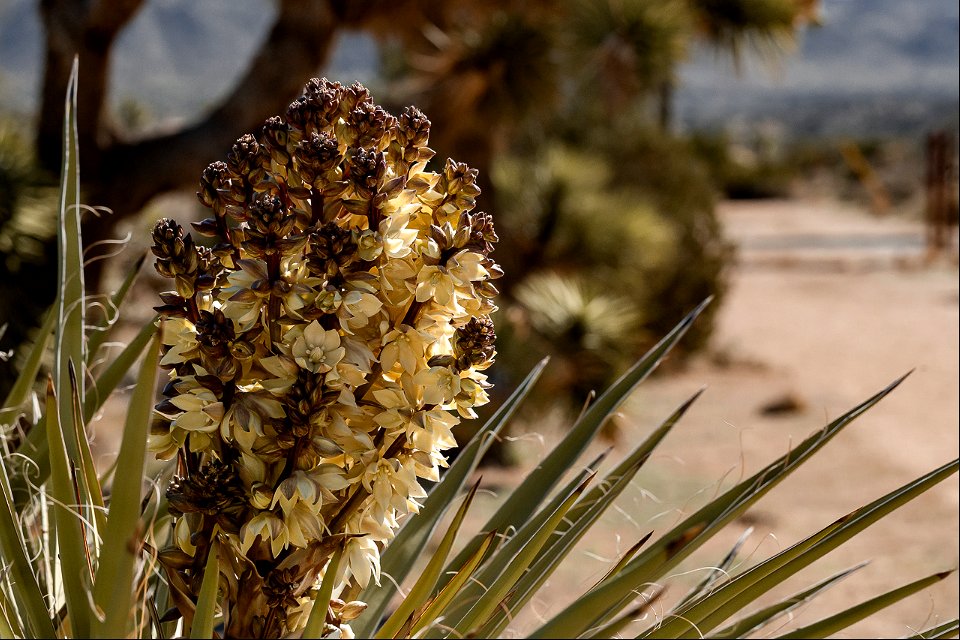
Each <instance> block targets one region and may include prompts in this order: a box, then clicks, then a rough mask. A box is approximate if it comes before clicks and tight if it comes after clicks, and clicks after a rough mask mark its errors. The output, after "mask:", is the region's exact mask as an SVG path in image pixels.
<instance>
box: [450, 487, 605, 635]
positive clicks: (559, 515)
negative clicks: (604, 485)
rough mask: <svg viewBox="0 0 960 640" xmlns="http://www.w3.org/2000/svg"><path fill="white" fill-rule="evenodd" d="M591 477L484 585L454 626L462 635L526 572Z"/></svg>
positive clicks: (469, 630) (481, 622) (485, 617)
mask: <svg viewBox="0 0 960 640" xmlns="http://www.w3.org/2000/svg"><path fill="white" fill-rule="evenodd" d="M592 479H593V476H592V475H591V476H589V477H587V478H586V479H585V480H583V482H582V483H581V484H580V486H579V487H577V488H576V489H575V490H574V492H573V493H572V494H571V495H570V496H568V497H567V498H566V500H564V501H563V503H562V504H561V505H560V506H559V507H558V508H557V509H555V510H554V511H553V512H552V513H551V514H550V517H549V518H548V519H547V520H546V521H545V522H544V523H543V525H542V526H541V527H540V528H539V529H538V530H537V531H536V533H535V534H534V535H533V536H532V537H530V538H529V539H527V540H526V542H524V543H523V544H522V545H520V548H519V549H518V550H517V552H516V554H515V555H514V556H513V557H512V560H511V562H510V563H509V564H508V565H506V567H504V569H503V571H502V573H500V574H499V575H498V576H497V577H496V578H495V579H494V580H493V582H491V583H489V584H486V585H485V586H486V587H487V590H486V591H485V592H484V593H483V595H482V596H480V599H479V600H477V601H476V603H475V604H474V605H473V606H472V607H471V608H470V610H469V611H467V613H466V615H464V616H463V618H461V619H460V620H459V621H458V622H457V623H456V624H453V625H451V626H453V627H454V628H455V629H457V630H458V631H459V632H460V634H466V633H468V632H472V631H474V630H475V629H476V628H477V627H478V626H480V625H482V624H483V623H485V622H486V621H487V619H488V618H489V617H490V615H491V614H492V613H493V612H494V611H495V610H496V609H497V607H498V605H500V603H501V602H502V601H503V599H504V598H505V597H506V596H507V594H508V593H510V592H511V590H512V589H513V587H514V585H515V584H516V582H517V580H519V579H520V577H521V576H522V575H523V573H524V571H526V570H527V567H529V566H530V563H531V562H533V560H534V558H536V556H537V553H538V552H539V551H540V549H541V548H542V547H543V545H545V544H546V543H547V540H549V539H550V536H552V535H553V534H554V532H555V531H556V529H557V525H558V524H560V522H561V521H562V520H563V518H564V516H565V515H566V514H567V511H569V510H570V507H572V506H573V505H574V503H575V502H576V501H577V500H578V499H579V498H580V496H581V495H582V494H583V492H584V491H585V490H586V488H587V484H588V483H589V482H590V481H591V480H592ZM509 546H510V542H509V541H508V542H507V544H506V545H504V550H506V549H507V548H508V547H509ZM458 635H459V634H458Z"/></svg>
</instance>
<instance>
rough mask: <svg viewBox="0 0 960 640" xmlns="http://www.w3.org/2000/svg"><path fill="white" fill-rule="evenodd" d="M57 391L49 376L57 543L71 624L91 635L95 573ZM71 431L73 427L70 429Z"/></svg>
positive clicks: (80, 633)
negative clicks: (92, 573)
mask: <svg viewBox="0 0 960 640" xmlns="http://www.w3.org/2000/svg"><path fill="white" fill-rule="evenodd" d="M57 405H58V402H57V394H56V392H55V391H54V388H53V379H52V378H48V379H47V403H46V416H47V441H48V442H49V443H50V483H49V485H50V487H49V491H50V496H51V497H52V498H53V513H54V520H55V522H56V535H57V546H58V548H59V557H60V563H61V565H60V566H61V569H62V570H61V575H62V578H63V592H64V596H65V597H66V600H67V612H68V614H69V616H70V626H71V629H72V630H73V633H75V634H76V635H77V637H80V638H83V637H86V636H88V635H90V604H89V601H88V600H87V592H88V590H89V588H90V584H91V579H92V576H90V574H89V569H88V565H87V554H88V552H87V545H86V541H85V540H84V535H83V530H82V529H81V526H80V513H79V512H78V511H77V510H76V509H75V508H74V507H73V506H72V505H74V504H75V503H76V498H75V495H76V494H75V492H74V483H73V473H72V472H71V469H70V461H69V459H68V458H67V455H68V454H67V448H66V443H65V440H66V438H64V433H63V429H62V428H61V423H60V415H59V409H58V407H57ZM71 431H72V429H71Z"/></svg>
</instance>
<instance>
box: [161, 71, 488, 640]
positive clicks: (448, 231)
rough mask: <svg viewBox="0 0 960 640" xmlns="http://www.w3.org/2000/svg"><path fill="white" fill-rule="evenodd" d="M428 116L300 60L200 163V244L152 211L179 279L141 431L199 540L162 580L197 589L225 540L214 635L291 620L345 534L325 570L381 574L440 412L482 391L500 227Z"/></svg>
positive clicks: (429, 457) (441, 444)
mask: <svg viewBox="0 0 960 640" xmlns="http://www.w3.org/2000/svg"><path fill="white" fill-rule="evenodd" d="M428 131H429V121H428V120H427V119H426V118H425V117H424V116H423V114H421V113H420V112H419V111H417V110H416V109H415V108H408V109H405V110H404V111H403V113H402V114H401V115H400V116H399V117H394V116H391V115H389V114H387V113H386V112H385V111H383V110H382V109H380V108H379V107H377V106H376V105H374V104H373V103H372V102H371V101H370V99H369V95H368V94H367V92H366V90H365V89H363V88H362V87H360V86H359V85H355V86H353V87H343V86H341V85H339V84H337V83H331V82H328V81H325V80H313V81H311V82H310V83H308V85H307V87H306V88H305V90H304V95H303V96H302V97H301V98H299V99H298V100H296V101H295V102H294V103H292V104H291V105H290V108H289V109H288V110H287V113H286V118H285V119H282V118H271V119H269V120H267V121H266V122H265V123H264V126H263V128H262V129H261V130H260V131H259V133H258V134H257V135H245V136H242V137H241V138H240V139H238V140H237V142H236V144H235V145H234V146H233V148H232V149H231V150H230V153H229V154H228V156H227V161H226V162H215V163H213V164H211V165H210V166H209V167H208V168H207V169H206V170H205V171H204V173H203V176H202V177H201V181H200V192H199V194H198V195H199V197H200V200H201V202H202V203H203V204H204V205H206V206H207V207H209V208H210V209H211V210H212V212H213V216H212V217H211V218H208V219H207V220H204V221H202V222H200V223H197V224H196V225H194V226H195V228H196V229H197V231H198V232H200V233H201V234H203V235H206V236H209V237H211V238H214V240H213V245H212V247H211V248H209V249H207V248H203V247H198V246H197V245H196V244H195V243H194V242H193V239H192V238H191V237H190V235H188V234H185V233H184V232H183V229H182V228H181V227H180V226H179V225H178V224H177V223H175V222H173V221H170V220H162V221H161V222H159V223H158V224H157V226H156V228H155V230H154V233H153V239H154V246H153V251H154V253H155V254H156V256H157V268H158V270H159V271H160V273H161V274H162V275H165V276H167V277H174V278H175V285H176V291H172V292H167V293H164V294H163V301H164V305H163V306H162V307H159V310H160V311H161V313H162V316H163V318H164V319H163V321H162V322H163V334H162V342H163V344H164V354H163V359H162V366H163V367H165V368H166V369H167V370H168V371H169V373H170V384H168V385H167V387H166V389H165V395H166V398H165V400H164V401H163V402H161V403H160V404H159V405H158V406H157V414H156V423H155V424H154V425H153V427H152V428H151V435H150V443H149V444H150V449H151V450H152V451H154V452H155V453H156V454H157V455H158V456H159V457H162V458H165V459H169V458H174V457H176V458H177V460H178V468H177V475H176V476H175V477H174V479H173V481H172V482H171V484H170V486H169V488H168V490H167V492H168V498H169V499H170V503H171V514H173V516H174V518H175V525H174V531H175V536H174V538H173V539H174V544H175V545H176V546H177V547H179V548H180V549H181V550H183V551H184V552H187V553H188V555H189V556H190V557H191V558H192V562H191V563H189V564H188V566H182V565H177V566H165V567H164V568H165V569H166V570H167V571H168V572H170V573H172V574H176V575H175V576H173V577H174V579H172V580H171V581H170V584H171V585H189V586H188V587H187V591H186V592H184V593H181V594H178V598H177V599H175V601H177V602H185V601H192V602H196V598H197V596H198V594H197V593H196V591H195V588H197V587H196V585H199V584H200V579H199V576H201V575H202V572H203V568H204V566H205V563H206V558H207V555H208V554H209V550H210V549H211V548H212V546H213V545H214V544H216V545H217V546H218V547H219V549H220V550H221V554H223V553H227V554H232V556H233V557H234V559H233V560H231V561H229V562H224V561H221V571H224V572H226V573H225V574H224V577H225V580H224V581H223V584H224V585H226V586H225V589H226V591H225V593H224V595H223V606H222V608H223V610H224V612H225V620H226V621H227V622H226V625H227V627H226V629H225V635H228V636H231V637H249V636H260V637H279V636H284V635H289V634H292V633H295V632H297V630H298V629H300V628H302V625H303V624H304V621H305V619H306V617H307V616H308V615H309V609H310V606H311V603H312V599H310V598H309V597H307V596H308V595H309V593H310V589H312V588H313V587H314V586H315V585H316V583H317V581H318V580H319V579H320V577H321V576H322V575H323V573H324V571H325V566H326V563H327V560H328V559H329V557H330V556H331V554H332V553H333V552H334V551H335V550H336V549H337V548H342V549H343V550H344V562H343V564H342V567H341V571H340V574H339V575H338V576H337V578H338V580H339V581H340V583H339V584H338V589H343V590H348V591H350V592H352V591H353V590H355V589H356V588H359V587H363V586H365V585H367V584H368V583H369V582H370V581H371V580H373V581H379V574H380V560H379V558H380V552H381V550H382V548H383V546H384V545H387V544H389V543H390V541H391V540H392V539H393V537H394V532H395V531H396V529H397V527H398V526H399V524H400V522H401V520H402V519H403V518H404V517H408V515H409V514H412V513H415V512H417V511H418V510H419V509H420V504H421V501H422V500H423V498H425V497H426V492H425V490H424V489H423V487H422V486H421V485H420V481H421V480H427V481H431V482H435V481H437V479H438V478H439V473H440V469H441V468H442V467H444V466H446V464H447V462H446V458H445V455H444V452H445V451H447V450H449V449H451V448H453V447H455V446H456V441H455V439H454V438H453V435H452V432H451V429H452V428H453V426H455V425H456V424H457V423H458V422H459V420H460V417H461V416H463V417H470V416H473V415H475V414H474V412H473V407H474V406H477V405H480V404H483V403H485V402H486V400H487V395H486V392H485V387H486V386H487V385H486V382H485V380H486V378H485V377H484V376H483V375H482V374H480V373H479V371H481V370H482V369H484V368H486V366H488V365H489V363H490V361H491V360H492V358H493V355H494V350H493V333H492V329H491V327H492V325H490V323H489V319H488V318H487V316H488V315H489V314H490V313H491V312H492V311H493V310H494V309H495V306H494V304H493V302H492V300H491V299H490V295H491V293H493V292H495V289H494V288H493V287H492V285H490V284H489V283H488V281H489V280H491V279H493V278H495V277H497V276H498V275H499V273H500V271H499V267H497V266H496V264H495V263H494V262H493V260H492V259H491V258H490V252H491V251H492V248H493V243H494V242H496V235H495V233H494V232H493V226H492V222H491V219H490V217H489V216H488V215H486V214H483V213H474V212H472V209H473V206H474V199H475V198H476V196H477V195H478V194H479V189H478V188H477V187H476V177H477V176H476V171H474V170H472V169H469V168H468V167H467V166H466V165H462V164H459V163H456V162H453V161H447V162H446V164H445V165H444V166H443V169H442V170H441V171H439V172H433V171H428V170H427V162H428V160H429V159H430V158H431V156H432V155H433V152H432V151H431V150H430V149H429V148H428V147H427V134H428ZM478 323H479V324H478ZM478 327H487V328H486V329H483V330H481V329H480V328H478ZM210 505H215V508H214V507H211V506H210ZM221 557H222V558H223V557H226V556H223V555H221ZM241 588H242V589H244V590H245V591H244V593H245V594H246V595H245V596H244V599H243V602H244V604H243V605H242V606H241V605H240V604H239V603H240V601H241V599H240V598H239V593H238V592H237V590H238V589H241ZM250 594H254V595H250ZM362 606H363V605H362V603H342V605H337V604H335V603H334V604H331V607H332V608H331V616H333V617H332V618H330V620H333V621H334V622H332V623H331V624H330V625H328V626H329V629H328V632H329V633H331V634H335V635H336V634H339V635H342V636H343V637H349V635H350V634H351V632H350V629H349V621H350V619H352V616H354V615H356V614H358V612H359V611H360V610H362Z"/></svg>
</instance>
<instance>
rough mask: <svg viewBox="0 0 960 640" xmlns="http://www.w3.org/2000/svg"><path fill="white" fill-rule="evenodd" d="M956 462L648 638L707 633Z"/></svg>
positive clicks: (760, 567)
mask: <svg viewBox="0 0 960 640" xmlns="http://www.w3.org/2000/svg"><path fill="white" fill-rule="evenodd" d="M958 464H960V461H958V460H953V461H952V462H949V463H947V464H945V465H943V466H942V467H939V468H938V469H934V470H933V471H931V472H929V473H927V474H925V475H923V476H921V477H919V478H917V479H916V480H914V481H913V482H909V483H907V484H905V485H903V486H902V487H900V488H898V489H896V490H894V491H892V492H890V493H888V494H886V495H884V496H882V497H880V498H878V499H877V500H874V501H873V502H871V503H870V504H868V505H866V506H863V507H861V508H859V509H857V510H855V511H853V512H851V513H849V514H847V515H846V516H844V517H842V518H840V519H839V520H837V521H836V522H833V523H832V524H830V525H829V526H827V527H825V528H824V529H821V530H820V531H819V532H817V533H815V534H813V535H811V536H809V537H807V538H806V539H804V540H801V541H800V542H798V543H796V544H794V545H793V546H791V547H789V548H788V549H785V550H784V551H781V552H780V553H777V554H776V555H774V556H772V557H771V558H768V559H767V560H764V561H763V562H761V563H759V564H757V565H754V566H753V567H751V568H750V569H748V570H746V571H745V572H743V573H741V574H740V575H738V576H737V577H736V578H734V579H733V580H731V581H730V582H728V583H727V584H724V585H722V586H720V587H718V588H717V589H716V590H715V591H713V592H712V593H710V594H709V595H708V596H705V597H704V598H701V599H700V600H699V601H696V602H694V603H692V604H691V605H690V606H688V607H685V608H683V609H681V610H680V611H678V612H677V613H676V615H675V617H672V618H671V619H669V620H667V621H665V622H664V623H663V624H661V625H660V626H659V627H657V628H655V629H652V630H651V631H650V632H649V633H648V634H646V636H645V637H650V638H679V637H683V636H684V635H686V634H689V633H691V632H692V631H693V630H694V629H696V631H693V632H694V633H703V634H706V633H709V631H710V630H712V629H714V628H715V627H716V626H717V625H719V624H721V623H722V622H723V621H724V620H726V619H727V618H729V617H730V616H732V615H734V614H736V613H737V612H738V611H739V610H740V609H742V608H743V607H744V606H747V605H749V604H750V603H751V602H755V601H756V600H757V598H759V597H760V596H761V595H763V594H764V593H766V592H767V591H769V590H770V589H772V588H773V587H775V586H777V585H778V584H780V583H782V582H783V581H784V580H786V579H787V578H789V577H790V576H792V575H794V574H795V573H796V572H798V571H800V570H801V569H803V568H805V567H807V566H809V565H810V564H812V563H813V562H814V561H816V560H817V559H819V558H821V557H822V556H823V555H824V554H826V553H828V552H829V551H832V550H833V549H835V548H837V547H838V546H840V545H841V544H842V543H844V542H846V541H847V540H849V539H850V538H852V537H853V536H854V535H856V534H857V533H859V532H860V531H863V530H864V529H866V528H867V527H868V526H870V525H871V524H873V523H874V522H876V521H877V520H880V519H881V518H883V517H884V516H886V515H887V514H889V513H891V512H892V511H894V510H895V509H897V508H899V507H901V506H903V505H904V504H906V503H908V502H909V501H910V500H912V499H913V498H915V497H917V496H918V495H920V494H922V493H923V492H924V491H926V490H927V489H929V488H930V487H932V486H934V485H936V484H937V483H939V482H942V481H943V480H945V479H946V478H948V477H950V476H951V475H953V474H954V473H956V471H957V466H958Z"/></svg>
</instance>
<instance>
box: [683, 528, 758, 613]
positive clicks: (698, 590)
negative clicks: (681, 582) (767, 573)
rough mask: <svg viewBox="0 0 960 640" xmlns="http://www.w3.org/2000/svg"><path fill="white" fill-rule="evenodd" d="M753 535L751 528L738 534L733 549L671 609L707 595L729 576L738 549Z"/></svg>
mask: <svg viewBox="0 0 960 640" xmlns="http://www.w3.org/2000/svg"><path fill="white" fill-rule="evenodd" d="M752 533H753V527H748V528H747V530H746V531H744V532H743V533H742V534H740V537H739V538H737V541H736V542H735V543H734V545H733V548H732V549H730V551H728V552H727V555H726V556H724V558H723V560H721V561H720V563H719V564H717V565H716V566H715V567H710V570H709V571H708V572H707V575H706V576H705V577H704V578H703V580H701V581H700V582H699V583H698V584H697V585H696V586H695V587H694V588H693V589H691V590H690V592H689V593H688V594H687V595H685V596H684V597H682V598H680V600H679V601H678V602H677V603H676V604H675V605H673V609H674V610H677V609H679V608H680V607H683V606H685V605H686V604H688V603H690V602H693V601H694V600H696V599H697V598H699V597H700V596H702V595H703V594H705V593H707V592H708V591H709V590H710V589H711V588H713V586H714V585H715V584H716V583H717V581H719V580H720V579H721V578H724V577H727V576H729V575H730V568H731V567H732V566H733V563H734V562H735V561H736V559H737V556H738V555H739V554H740V549H742V548H743V545H744V544H746V542H747V539H748V538H749V537H750V534H752Z"/></svg>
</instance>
